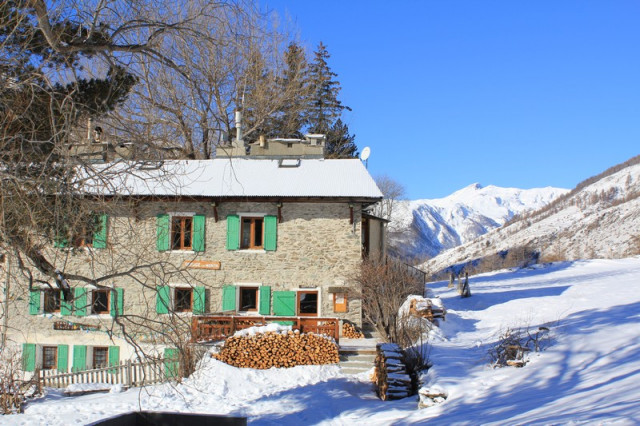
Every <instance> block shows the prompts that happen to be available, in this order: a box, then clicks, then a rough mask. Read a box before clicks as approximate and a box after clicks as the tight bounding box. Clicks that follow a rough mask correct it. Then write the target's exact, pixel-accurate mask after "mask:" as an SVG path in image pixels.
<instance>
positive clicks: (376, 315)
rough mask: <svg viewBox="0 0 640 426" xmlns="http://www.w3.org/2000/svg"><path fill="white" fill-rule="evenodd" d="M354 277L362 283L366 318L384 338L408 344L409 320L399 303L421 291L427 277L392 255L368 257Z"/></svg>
mask: <svg viewBox="0 0 640 426" xmlns="http://www.w3.org/2000/svg"><path fill="white" fill-rule="evenodd" d="M353 279H354V281H355V282H357V283H358V284H359V287H360V288H361V293H360V294H358V295H357V296H358V298H359V299H361V300H362V311H363V315H364V317H365V319H366V320H367V321H368V322H370V323H371V324H373V325H374V326H375V327H376V329H377V330H378V332H379V333H380V334H381V335H382V336H383V338H384V339H385V340H387V341H389V342H394V343H398V344H400V345H401V346H402V347H407V346H409V345H410V344H412V343H413V337H415V336H409V335H407V333H408V332H409V331H410V330H409V328H408V327H407V322H406V321H405V320H404V319H403V318H402V317H401V315H400V312H399V310H400V307H401V306H402V304H403V303H404V302H405V300H406V299H407V296H410V295H421V294H422V292H423V290H424V281H423V280H421V279H419V278H418V276H417V275H416V274H415V273H413V272H412V271H411V270H410V268H409V267H407V265H405V264H404V263H403V262H401V261H398V260H393V259H387V260H385V261H376V260H370V259H368V260H365V261H363V262H362V265H361V267H360V271H359V273H358V274H357V276H355V277H354V278H353Z"/></svg>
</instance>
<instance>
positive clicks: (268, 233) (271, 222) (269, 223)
mask: <svg viewBox="0 0 640 426" xmlns="http://www.w3.org/2000/svg"><path fill="white" fill-rule="evenodd" d="M277 241H278V218H277V217H275V216H265V217H264V249H265V250H266V251H275V250H276V246H277Z"/></svg>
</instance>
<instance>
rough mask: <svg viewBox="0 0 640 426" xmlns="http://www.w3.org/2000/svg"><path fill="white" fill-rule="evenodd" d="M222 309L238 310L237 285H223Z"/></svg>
mask: <svg viewBox="0 0 640 426" xmlns="http://www.w3.org/2000/svg"><path fill="white" fill-rule="evenodd" d="M222 310H223V311H235V310H236V286H234V285H225V286H224V287H222Z"/></svg>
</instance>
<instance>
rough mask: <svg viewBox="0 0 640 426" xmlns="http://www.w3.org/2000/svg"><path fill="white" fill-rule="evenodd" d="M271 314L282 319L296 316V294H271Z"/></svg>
mask: <svg viewBox="0 0 640 426" xmlns="http://www.w3.org/2000/svg"><path fill="white" fill-rule="evenodd" d="M273 314H274V315H278V316H282V317H292V316H295V315H296V292H295V291H274V292H273Z"/></svg>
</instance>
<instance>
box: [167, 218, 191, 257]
mask: <svg viewBox="0 0 640 426" xmlns="http://www.w3.org/2000/svg"><path fill="white" fill-rule="evenodd" d="M192 232H193V217H192V216H173V217H172V218H171V250H191V245H192V244H191V241H192Z"/></svg>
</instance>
